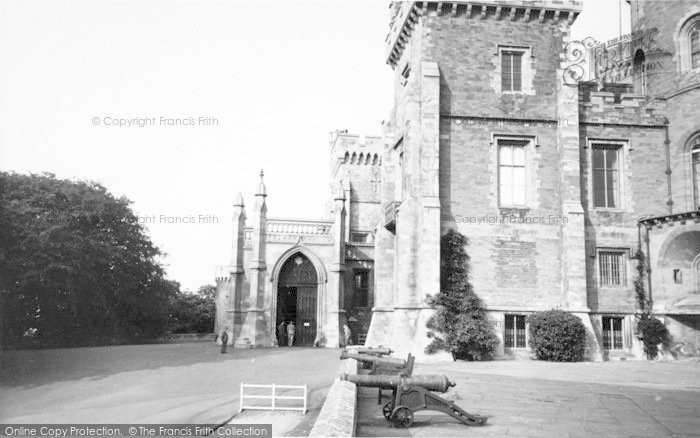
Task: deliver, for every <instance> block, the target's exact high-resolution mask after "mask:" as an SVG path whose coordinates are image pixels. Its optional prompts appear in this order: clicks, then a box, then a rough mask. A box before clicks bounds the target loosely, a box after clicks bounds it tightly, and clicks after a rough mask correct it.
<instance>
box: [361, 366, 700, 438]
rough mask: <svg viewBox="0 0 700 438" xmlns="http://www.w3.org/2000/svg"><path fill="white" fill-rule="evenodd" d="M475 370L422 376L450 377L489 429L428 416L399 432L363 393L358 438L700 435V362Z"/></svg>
mask: <svg viewBox="0 0 700 438" xmlns="http://www.w3.org/2000/svg"><path fill="white" fill-rule="evenodd" d="M471 365H473V363H466V362H457V363H441V364H432V365H425V364H422V365H418V366H417V367H416V370H415V373H414V374H445V375H447V376H448V377H449V378H450V380H453V381H455V382H456V383H457V386H456V388H454V389H452V390H450V391H449V392H448V393H446V394H444V395H443V397H444V398H448V399H452V400H454V401H455V402H456V403H457V404H458V405H459V406H460V407H462V408H463V409H465V410H466V411H467V412H470V413H474V414H481V415H485V416H487V417H488V418H489V419H488V422H487V424H486V425H485V426H483V427H470V426H465V425H462V424H461V423H459V422H458V421H457V420H455V419H453V418H451V417H449V416H447V415H445V414H442V413H434V412H426V411H423V412H419V413H417V414H416V416H415V424H414V426H413V427H411V428H409V429H398V428H394V427H392V426H391V425H390V423H389V422H387V421H386V420H385V419H384V417H383V415H382V413H381V405H377V397H376V394H377V393H376V390H374V389H368V388H362V390H361V391H360V394H359V400H360V401H359V414H358V436H416V437H424V436H446V437H448V436H460V437H469V436H474V437H510V436H517V437H674V436H677V437H681V436H682V437H700V380H699V379H700V365H698V364H690V365H688V364H677V363H676V364H674V363H668V364H663V365H662V366H659V364H658V363H649V362H638V363H633V362H627V363H624V362H620V363H616V364H614V365H608V364H603V365H602V366H596V365H595V364H593V365H591V364H585V363H579V364H547V363H542V362H534V361H533V362H517V363H513V362H510V363H499V362H482V363H477V364H475V365H474V366H473V367H472V366H471ZM546 365H554V366H552V367H547V366H546ZM489 367H490V368H489ZM489 371H490V373H489ZM596 373H603V374H601V375H596ZM601 382H602V383H601ZM387 394H388V392H387Z"/></svg>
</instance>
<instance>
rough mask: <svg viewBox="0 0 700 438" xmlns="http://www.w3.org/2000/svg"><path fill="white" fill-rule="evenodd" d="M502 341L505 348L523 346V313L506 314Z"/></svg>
mask: <svg viewBox="0 0 700 438" xmlns="http://www.w3.org/2000/svg"><path fill="white" fill-rule="evenodd" d="M504 341H505V342H504V345H505V347H506V348H525V344H526V342H525V316H524V315H506V331H505V336H504Z"/></svg>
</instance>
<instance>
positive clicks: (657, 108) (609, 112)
mask: <svg viewBox="0 0 700 438" xmlns="http://www.w3.org/2000/svg"><path fill="white" fill-rule="evenodd" d="M603 90H604V91H595V90H594V87H593V86H592V84H581V85H580V87H579V102H580V103H579V108H580V113H579V119H580V121H581V122H582V123H607V124H632V125H647V126H652V125H653V126H658V125H663V124H664V120H665V105H664V104H663V103H662V102H661V101H659V100H656V99H653V98H650V97H647V96H643V95H638V94H633V93H630V92H629V91H631V87H629V86H623V85H620V84H613V85H610V84H606V85H604V86H603Z"/></svg>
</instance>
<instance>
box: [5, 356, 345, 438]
mask: <svg viewBox="0 0 700 438" xmlns="http://www.w3.org/2000/svg"><path fill="white" fill-rule="evenodd" d="M339 364H340V360H339V350H334V349H311V348H274V349H273V348H269V349H256V350H232V349H229V350H228V353H227V354H225V355H224V354H221V353H220V352H219V348H218V347H216V346H215V345H214V344H213V342H211V343H210V342H205V343H183V344H161V345H129V346H113V347H89V348H71V349H52V350H33V351H10V352H0V423H200V424H213V423H216V424H219V423H222V422H224V421H227V420H231V417H232V416H234V414H236V415H237V413H238V407H239V404H238V395H239V384H240V383H241V382H244V383H261V384H270V383H276V384H287V385H303V384H307V385H308V390H309V413H307V415H306V416H303V415H302V414H301V413H293V414H290V415H286V416H285V417H284V419H285V421H284V422H283V424H282V425H283V426H284V428H285V430H287V431H289V433H292V434H295V435H304V434H307V433H308V430H310V428H311V426H312V425H313V422H314V421H315V419H316V416H317V415H318V412H319V411H320V408H321V405H322V403H323V400H324V399H325V396H326V394H327V392H328V389H329V388H330V386H331V384H332V383H333V380H334V378H335V377H336V374H337V371H338V367H339ZM244 414H245V412H244ZM268 422H269V421H268ZM278 432H282V431H281V430H275V428H274V426H273V433H275V434H277V433H278Z"/></svg>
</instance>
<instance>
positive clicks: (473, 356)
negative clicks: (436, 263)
mask: <svg viewBox="0 0 700 438" xmlns="http://www.w3.org/2000/svg"><path fill="white" fill-rule="evenodd" d="M466 245H467V238H466V237H464V236H463V235H461V234H460V233H458V232H456V231H454V230H450V231H448V232H447V234H445V235H444V236H443V237H442V240H441V242H440V293H439V294H437V295H435V296H434V297H430V298H429V299H428V303H429V304H431V305H433V306H435V307H436V308H437V309H436V312H435V314H434V315H433V316H432V317H431V318H430V319H429V320H428V324H427V326H428V329H429V330H430V331H429V332H428V337H429V338H431V339H432V341H431V343H430V344H429V345H428V347H427V348H426V349H425V352H426V353H428V354H433V353H436V352H437V351H439V350H444V351H448V352H450V353H451V354H452V357H453V359H465V360H484V359H490V358H491V357H492V356H493V353H494V350H495V349H496V345H498V338H497V337H496V334H495V333H494V331H493V325H492V324H491V322H490V321H489V320H488V317H487V315H486V312H485V311H484V308H483V306H482V304H481V300H480V299H479V297H478V296H476V294H475V293H474V290H473V288H472V285H471V284H470V283H469V256H468V255H467V252H466V250H465V246H466ZM436 332H437V333H436Z"/></svg>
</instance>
